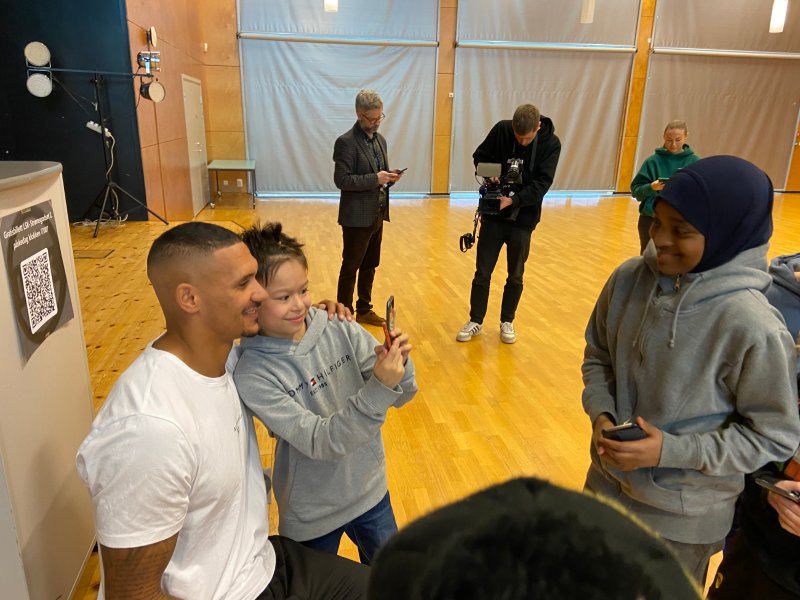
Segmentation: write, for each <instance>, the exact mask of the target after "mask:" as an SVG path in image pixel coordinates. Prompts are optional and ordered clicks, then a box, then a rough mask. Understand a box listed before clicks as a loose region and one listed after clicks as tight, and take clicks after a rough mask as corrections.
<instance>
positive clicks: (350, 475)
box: [234, 308, 417, 541]
mask: <svg viewBox="0 0 800 600" xmlns="http://www.w3.org/2000/svg"><path fill="white" fill-rule="evenodd" d="M306 326H307V330H306V333H305V335H304V336H303V338H302V339H301V340H300V341H293V340H286V339H280V338H272V337H266V336H262V335H258V336H255V337H251V338H242V340H241V349H242V355H241V358H239V362H238V363H237V365H236V371H235V372H234V380H235V382H236V388H237V389H238V390H239V395H240V396H241V398H242V400H243V401H244V403H245V404H247V406H248V407H249V408H250V409H251V410H252V411H253V412H254V413H255V414H256V416H257V417H258V418H259V419H260V420H261V421H262V422H263V423H264V425H266V426H267V428H268V429H269V431H270V433H271V434H272V435H274V436H275V437H276V438H277V440H278V441H277V445H276V448H275V465H274V468H273V474H272V477H273V485H274V488H275V497H276V499H277V501H278V509H279V513H280V523H279V530H280V533H281V535H285V536H288V537H290V538H292V539H295V540H298V541H303V540H309V539H313V538H316V537H319V536H322V535H325V534H326V533H330V532H331V531H333V530H334V529H336V528H337V527H341V526H342V525H344V524H345V523H348V522H349V521H351V520H353V519H354V518H356V517H359V516H361V515H362V514H364V513H365V512H367V511H368V510H369V509H371V508H373V507H374V506H375V505H376V504H378V502H379V501H380V500H381V499H382V498H383V496H384V495H385V494H386V491H387V483H386V462H385V458H384V452H383V440H382V438H381V426H382V425H383V422H384V420H385V419H386V412H387V411H388V410H389V408H390V407H392V406H395V407H398V408H399V407H400V406H402V405H403V404H405V403H406V402H408V401H409V400H411V398H413V397H414V394H416V392H417V384H416V381H415V378H414V364H413V363H412V361H411V358H409V359H408V361H407V363H406V371H405V375H404V376H403V379H402V381H401V382H400V384H399V385H398V386H397V387H396V388H394V389H391V390H390V389H389V388H387V387H386V386H384V385H383V384H382V383H381V382H379V381H378V380H377V379H376V378H374V377H372V369H373V367H374V365H375V361H376V355H375V351H374V348H375V346H377V345H378V344H379V342H377V341H376V340H375V338H373V337H372V336H371V335H370V334H369V333H368V332H367V331H366V330H365V329H364V328H363V327H361V326H360V325H358V324H357V323H354V322H347V321H339V320H338V319H334V320H333V321H329V320H328V315H327V313H326V312H325V311H320V310H317V309H315V308H311V309H310V310H309V313H308V315H307V316H306Z"/></svg>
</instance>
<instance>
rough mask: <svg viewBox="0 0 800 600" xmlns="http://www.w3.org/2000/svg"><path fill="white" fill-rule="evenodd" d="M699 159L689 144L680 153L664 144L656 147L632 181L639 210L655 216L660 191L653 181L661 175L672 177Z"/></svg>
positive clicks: (632, 189) (632, 191)
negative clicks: (653, 186) (656, 189)
mask: <svg viewBox="0 0 800 600" xmlns="http://www.w3.org/2000/svg"><path fill="white" fill-rule="evenodd" d="M698 160H700V157H699V156H697V154H695V153H694V152H693V151H692V149H691V148H690V147H689V146H688V145H687V144H684V145H683V150H682V151H681V152H679V153H678V154H672V153H671V152H670V151H669V150H667V149H666V148H664V147H663V146H662V147H661V148H656V151H655V153H654V154H652V155H650V156H649V157H647V159H646V160H645V161H644V163H643V164H642V168H641V169H639V172H638V173H637V174H636V177H634V178H633V181H631V195H633V197H634V198H636V199H637V200H638V201H639V212H640V213H641V214H643V215H646V216H648V217H652V216H653V204H654V203H655V200H656V196H658V192H656V191H655V190H653V188H651V187H650V184H651V183H652V182H654V181H655V180H656V179H658V178H659V177H662V178H667V177H672V174H673V173H674V172H675V171H677V170H678V169H681V168H683V167H685V166H686V165H690V164H692V163H695V162H697V161H698Z"/></svg>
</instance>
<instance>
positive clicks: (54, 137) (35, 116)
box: [0, 0, 147, 221]
mask: <svg viewBox="0 0 800 600" xmlns="http://www.w3.org/2000/svg"><path fill="white" fill-rule="evenodd" d="M0 23H2V24H3V25H2V29H3V33H2V35H0V57H2V60H0V158H2V160H52V161H57V162H60V163H62V164H63V166H64V187H65V190H66V196H67V207H68V210H69V216H70V220H73V221H75V220H78V219H80V218H81V217H82V216H83V215H84V213H86V212H87V210H89V209H90V207H91V206H92V204H93V202H94V201H95V198H96V197H97V195H98V193H99V192H101V191H102V189H103V186H104V184H105V175H104V173H105V163H104V161H103V145H102V142H101V138H100V135H99V134H97V133H94V132H93V131H90V130H89V129H87V128H86V122H87V121H99V117H98V113H97V111H96V109H95V88H94V85H93V84H92V79H93V76H92V75H91V74H76V73H54V76H55V78H56V79H57V82H56V83H55V84H54V87H53V93H52V94H50V96H48V97H47V98H36V97H35V96H32V95H31V94H30V93H29V92H28V90H27V88H26V87H25V82H26V80H27V71H26V67H25V57H24V54H23V49H24V48H25V45H26V44H27V43H28V42H31V41H39V42H43V43H44V44H45V45H46V46H47V47H48V48H49V49H50V53H51V55H52V59H51V65H52V66H53V67H58V68H64V69H86V70H91V71H94V70H97V71H107V72H117V73H130V72H131V63H130V50H129V43H128V24H127V21H126V12H125V2H124V0H82V1H81V2H77V1H76V0H35V1H33V2H21V1H19V0H0ZM137 87H138V86H137ZM100 100H101V107H102V110H103V115H104V117H106V127H107V128H108V129H109V130H110V131H111V132H112V133H113V134H114V137H115V138H116V147H115V149H114V153H115V156H116V162H115V168H114V170H113V171H112V175H113V178H114V180H115V181H116V182H117V183H118V184H119V185H121V186H122V187H123V188H125V189H126V190H127V191H128V192H130V193H131V194H133V195H134V196H135V197H136V198H139V199H140V200H142V201H145V191H144V176H143V172H142V160H141V151H140V146H139V131H138V127H137V118H136V94H134V87H133V85H132V84H131V78H130V77H119V76H104V77H103V78H102V82H101V86H100ZM142 102H147V100H142ZM132 207H136V204H135V203H134V202H132V201H130V200H128V199H122V198H121V202H120V210H126V209H128V208H132ZM97 213H98V211H97V210H96V209H95V210H91V211H90V214H89V215H88V216H89V218H96V217H97ZM146 217H147V213H146V211H145V210H144V209H142V208H135V210H132V211H131V213H130V217H129V218H131V219H137V220H141V219H145V218H146Z"/></svg>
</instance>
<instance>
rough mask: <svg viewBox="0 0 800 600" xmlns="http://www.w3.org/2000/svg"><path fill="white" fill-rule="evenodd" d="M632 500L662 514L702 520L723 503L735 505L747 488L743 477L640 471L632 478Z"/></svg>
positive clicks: (695, 472) (684, 470) (667, 471)
mask: <svg viewBox="0 0 800 600" xmlns="http://www.w3.org/2000/svg"><path fill="white" fill-rule="evenodd" d="M628 483H629V485H630V487H629V488H627V486H625V484H623V487H626V488H627V491H628V493H629V494H630V496H631V497H632V498H633V499H634V500H637V501H638V502H642V503H643V504H647V505H649V506H652V507H654V508H658V509H660V510H663V511H666V512H670V513H675V514H681V515H687V516H699V515H702V514H705V513H707V512H709V511H711V510H714V506H715V505H718V504H719V503H722V502H725V503H727V502H730V501H733V500H734V499H735V498H736V496H738V495H739V493H740V492H741V490H742V488H743V477H742V476H741V475H731V476H726V477H711V476H709V475H704V474H703V473H701V472H700V471H694V470H690V469H658V468H655V469H653V468H651V469H640V470H638V471H633V472H632V473H629V474H628Z"/></svg>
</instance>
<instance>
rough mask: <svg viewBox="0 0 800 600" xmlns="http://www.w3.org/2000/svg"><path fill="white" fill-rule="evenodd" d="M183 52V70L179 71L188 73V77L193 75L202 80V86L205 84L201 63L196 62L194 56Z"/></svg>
mask: <svg viewBox="0 0 800 600" xmlns="http://www.w3.org/2000/svg"><path fill="white" fill-rule="evenodd" d="M182 54H183V61H182V65H183V71H181V73H183V74H185V75H188V76H189V77H194V78H195V79H199V80H200V81H201V82H202V86H203V87H205V86H206V82H205V76H206V75H205V70H204V69H203V64H202V63H200V62H198V60H197V59H196V58H194V57H193V56H190V55H188V54H186V53H182Z"/></svg>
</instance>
